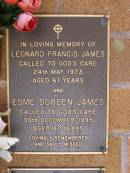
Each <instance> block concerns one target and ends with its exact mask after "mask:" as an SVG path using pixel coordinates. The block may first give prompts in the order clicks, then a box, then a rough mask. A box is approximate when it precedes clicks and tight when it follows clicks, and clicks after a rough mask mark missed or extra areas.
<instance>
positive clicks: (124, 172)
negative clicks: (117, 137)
mask: <svg viewBox="0 0 130 173" xmlns="http://www.w3.org/2000/svg"><path fill="white" fill-rule="evenodd" d="M121 173H128V136H122V151H121Z"/></svg>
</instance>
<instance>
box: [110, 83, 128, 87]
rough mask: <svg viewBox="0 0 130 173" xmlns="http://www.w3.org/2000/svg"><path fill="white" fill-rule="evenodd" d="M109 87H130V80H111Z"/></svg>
mask: <svg viewBox="0 0 130 173" xmlns="http://www.w3.org/2000/svg"><path fill="white" fill-rule="evenodd" d="M110 88H122V89H130V82H113V83H111V84H110Z"/></svg>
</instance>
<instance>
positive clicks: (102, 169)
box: [8, 168, 106, 173]
mask: <svg viewBox="0 0 130 173" xmlns="http://www.w3.org/2000/svg"><path fill="white" fill-rule="evenodd" d="M18 170H21V171H24V170H30V171H31V170H32V171H35V170H37V171H42V170H43V171H49V170H50V171H53V170H54V171H59V170H64V171H65V170H70V171H78V170H79V171H80V170H82V171H103V173H105V172H106V169H105V168H8V173H11V171H18Z"/></svg>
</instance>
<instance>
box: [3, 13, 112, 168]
mask: <svg viewBox="0 0 130 173" xmlns="http://www.w3.org/2000/svg"><path fill="white" fill-rule="evenodd" d="M36 16H38V17H52V18H53V17H90V18H91V17H101V18H103V17H106V18H107V114H106V146H105V151H104V150H103V151H101V152H96V151H95V152H87V151H86V152H78V151H77V152H42V151H41V152H33V151H32V152H15V151H14V152H13V153H14V154H43V155H44V154H52V155H54V154H59V155H61V154H87V155H90V154H96V155H97V154H107V153H108V138H109V136H108V132H109V64H110V63H109V59H110V15H71V14H68V15H64V14H63V15H58V14H47V15H46V14H45V15H40V14H39V15H36ZM8 48H9V29H6V58H7V106H8V110H10V92H9V86H10V85H9V49H8ZM10 112H11V111H9V113H8V135H9V136H11V123H10ZM94 169H95V168H94ZM43 170H44V169H43ZM49 170H50V169H49ZM60 170H61V169H60ZM65 170H66V169H65ZM74 170H75V169H74ZM85 170H86V168H85ZM87 170H89V168H88V169H87Z"/></svg>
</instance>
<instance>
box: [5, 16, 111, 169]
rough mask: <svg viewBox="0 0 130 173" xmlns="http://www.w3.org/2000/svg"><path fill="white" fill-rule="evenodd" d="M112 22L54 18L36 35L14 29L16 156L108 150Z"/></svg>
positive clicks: (48, 18)
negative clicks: (30, 153)
mask: <svg viewBox="0 0 130 173" xmlns="http://www.w3.org/2000/svg"><path fill="white" fill-rule="evenodd" d="M108 23H109V22H108V18H107V17H105V16H69V15H68V16H66V15H65V16H64V15H61V16H56V15H52V16H51V15H49V16H39V25H38V27H37V29H36V30H35V31H33V32H31V33H21V32H18V31H16V30H15V29H12V28H10V29H9V31H8V43H9V44H8V67H9V68H8V73H9V107H10V108H11V114H10V135H11V136H14V137H18V138H19V139H20V142H19V143H17V144H16V146H15V147H14V148H13V149H12V150H13V151H15V152H16V153H17V152H24V153H28V152H32V153H33V152H34V153H36V152H38V153H52V152H53V153H54V152H56V153H57V152H58V153H60V152H61V153H68V152H69V153H86V154H87V153H104V152H106V151H107V149H108V87H109V85H108V71H109V69H108V64H109V60H108V54H109V50H108V48H109V35H108V30H109V29H108V28H109V24H108ZM90 172H91V171H90Z"/></svg>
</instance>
